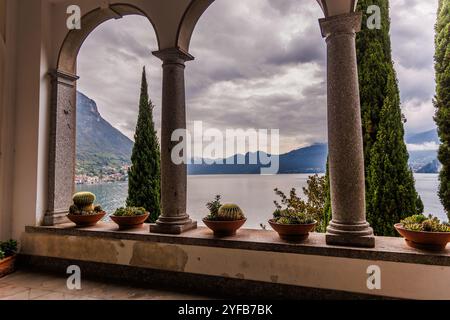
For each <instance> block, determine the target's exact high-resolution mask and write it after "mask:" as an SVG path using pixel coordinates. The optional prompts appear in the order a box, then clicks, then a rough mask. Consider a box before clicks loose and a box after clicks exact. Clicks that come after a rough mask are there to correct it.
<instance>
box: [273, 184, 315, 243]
mask: <svg viewBox="0 0 450 320" xmlns="http://www.w3.org/2000/svg"><path fill="white" fill-rule="evenodd" d="M275 193H276V194H277V195H278V196H280V197H281V204H280V203H278V202H277V201H274V204H275V206H276V210H275V211H274V213H273V218H272V219H271V220H269V224H270V226H271V227H272V229H274V230H275V231H276V232H277V233H278V235H279V236H280V238H281V239H283V240H287V241H294V242H299V241H304V240H306V239H307V238H308V237H309V233H310V232H311V231H312V230H314V228H315V226H316V225H317V221H316V220H315V219H314V217H313V216H312V215H310V214H308V213H307V210H306V204H305V203H304V202H303V201H302V200H301V199H300V198H299V197H298V196H297V195H296V190H295V189H292V190H291V192H290V195H289V197H288V196H286V195H285V194H284V193H283V192H282V191H280V190H278V189H275Z"/></svg>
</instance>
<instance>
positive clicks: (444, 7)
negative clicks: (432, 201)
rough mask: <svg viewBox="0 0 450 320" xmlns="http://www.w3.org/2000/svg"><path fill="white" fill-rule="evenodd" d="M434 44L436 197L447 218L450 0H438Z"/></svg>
mask: <svg viewBox="0 0 450 320" xmlns="http://www.w3.org/2000/svg"><path fill="white" fill-rule="evenodd" d="M435 44H436V54H435V58H434V59H435V69H436V97H435V99H434V105H435V107H436V116H435V120H436V123H437V125H438V132H439V137H440V139H441V142H442V144H441V146H440V148H439V154H438V158H439V161H440V162H441V163H442V170H441V172H440V175H439V179H440V186H439V197H440V198H441V202H442V204H443V205H444V209H445V210H446V211H447V216H448V217H449V219H450V0H439V8H438V17H437V23H436V38H435Z"/></svg>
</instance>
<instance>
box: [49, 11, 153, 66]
mask: <svg viewBox="0 0 450 320" xmlns="http://www.w3.org/2000/svg"><path fill="white" fill-rule="evenodd" d="M127 15H140V16H144V17H146V18H147V19H148V21H149V22H150V23H151V24H152V26H153V30H154V31H155V33H156V38H157V41H158V47H159V45H160V39H159V33H158V30H157V28H156V26H155V24H154V23H153V21H152V20H151V18H150V17H149V16H148V15H146V14H145V12H144V11H143V10H141V9H139V8H138V7H136V6H134V5H131V4H113V5H110V6H109V7H107V8H97V9H94V10H92V11H90V12H88V13H87V14H85V15H84V16H83V17H82V19H81V24H82V29H81V30H71V31H69V32H68V33H67V35H66V38H65V39H64V41H63V44H62V46H61V49H60V51H59V55H58V63H57V69H58V70H59V71H61V72H64V73H69V74H74V75H75V74H76V61H77V56H78V53H79V51H80V49H81V46H82V45H83V43H84V41H85V40H86V39H87V37H88V36H89V35H90V34H91V33H92V31H94V30H95V29H96V28H97V27H98V26H99V25H101V24H102V23H104V22H106V21H108V20H111V19H120V18H122V17H124V16H127Z"/></svg>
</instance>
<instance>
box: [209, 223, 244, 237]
mask: <svg viewBox="0 0 450 320" xmlns="http://www.w3.org/2000/svg"><path fill="white" fill-rule="evenodd" d="M246 221H247V219H243V220H236V221H210V220H206V219H203V223H204V224H206V226H207V227H208V228H210V229H211V230H212V231H213V232H214V235H215V236H216V237H229V236H234V235H235V234H236V231H237V230H238V229H239V228H241V227H242V226H243V225H244V223H245V222H246Z"/></svg>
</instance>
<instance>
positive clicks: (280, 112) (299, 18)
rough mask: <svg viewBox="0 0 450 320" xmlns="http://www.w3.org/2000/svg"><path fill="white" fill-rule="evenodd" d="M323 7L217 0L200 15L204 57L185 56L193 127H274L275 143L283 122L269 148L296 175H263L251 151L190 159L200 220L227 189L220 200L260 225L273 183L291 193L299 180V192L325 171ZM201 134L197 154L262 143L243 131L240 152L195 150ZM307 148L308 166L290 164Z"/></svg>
mask: <svg viewBox="0 0 450 320" xmlns="http://www.w3.org/2000/svg"><path fill="white" fill-rule="evenodd" d="M321 15H322V13H321V11H320V7H319V6H317V3H315V2H309V1H303V2H302V1H286V3H285V5H281V4H280V2H279V1H258V0H256V1H253V0H250V1H245V2H240V3H235V2H233V3H231V2H229V1H216V2H215V3H214V4H213V5H212V6H211V7H210V8H209V9H208V11H207V13H206V14H205V15H204V16H203V17H202V19H201V20H200V21H199V23H198V25H197V27H196V30H195V32H194V35H193V38H192V40H191V53H192V54H193V55H194V56H196V57H198V60H197V61H196V62H195V63H193V64H192V65H188V70H189V71H188V72H189V77H188V78H187V104H188V108H187V110H188V128H189V129H191V132H193V131H194V124H195V123H196V122H201V123H202V125H203V134H205V135H206V133H205V132H206V131H207V130H208V129H216V130H218V131H219V132H220V133H222V135H223V136H224V138H225V136H226V131H227V130H235V129H243V130H244V131H247V130H249V129H255V130H256V131H257V132H258V133H259V132H260V130H269V136H268V142H269V144H270V141H271V136H270V130H271V129H279V130H280V146H279V150H270V149H268V150H267V152H269V153H274V154H280V155H281V157H280V159H281V161H282V162H281V163H280V165H281V167H280V173H298V174H296V175H271V176H270V175H260V172H261V171H260V169H259V168H258V166H255V165H250V164H249V159H248V157H247V158H246V159H245V160H246V164H248V165H212V166H211V165H195V164H194V165H191V166H190V170H189V172H190V176H189V178H188V213H189V214H190V215H191V216H192V217H193V218H195V219H196V220H198V221H201V219H202V218H203V217H204V216H205V215H206V214H207V212H208V210H207V208H206V207H205V204H206V203H207V202H208V201H211V200H212V199H213V198H214V196H215V195H216V194H220V195H222V200H223V201H222V202H225V203H229V202H231V203H236V204H238V205H239V206H241V208H242V209H243V211H244V213H246V215H247V218H248V221H247V223H246V227H247V228H257V229H259V228H260V224H261V223H262V224H267V220H268V219H269V218H271V215H272V212H273V211H274V210H275V207H274V204H273V201H274V200H277V198H278V197H277V196H276V195H275V193H274V189H275V188H280V189H282V190H283V191H285V192H289V190H290V189H291V188H292V187H296V188H297V191H298V193H299V194H302V190H301V189H302V187H304V186H306V181H307V179H308V176H310V175H311V174H313V173H315V172H324V169H325V163H326V157H327V150H326V146H325V142H326V141H327V137H326V82H325V79H324V75H325V74H326V72H325V60H326V57H325V52H326V49H325V43H324V41H323V39H322V37H321V34H320V31H319V27H318V24H317V18H316V17H319V16H321ZM207 110H208V112H206V111H207ZM272 133H273V132H272ZM240 136H241V137H242V136H244V137H245V138H248V136H247V135H246V133H242V134H241V135H240ZM204 138H205V140H204V141H203V145H202V146H199V145H198V143H197V141H196V143H195V144H196V145H195V146H193V147H192V154H193V156H194V157H195V158H201V157H203V158H206V159H208V158H211V157H213V158H215V159H216V158H217V159H219V158H229V157H233V156H234V155H236V154H242V153H245V154H247V153H248V152H251V153H254V152H257V151H265V150H262V148H261V147H262V145H261V144H263V143H258V145H257V146H250V145H249V143H248V141H249V139H246V140H247V143H246V149H245V150H243V151H242V150H237V148H236V149H234V150H233V151H228V150H226V149H227V148H226V143H224V144H223V152H222V156H220V155H219V156H217V155H216V156H214V155H210V154H203V155H202V154H198V153H196V150H195V149H197V150H201V151H205V149H206V146H207V145H209V143H210V142H211V140H210V141H206V137H204ZM226 140H227V142H229V140H230V139H228V138H227V139H226ZM259 142H260V141H259ZM202 147H203V148H202ZM219 147H220V146H219ZM275 149H277V148H275ZM302 152H306V153H308V154H307V157H308V160H307V161H305V162H304V163H303V164H301V166H300V167H301V168H302V171H301V172H296V171H293V172H291V167H290V166H289V163H291V164H293V162H294V161H295V158H296V155H297V154H301V153H302ZM291 160H292V161H291ZM233 162H234V163H235V164H236V161H234V160H233ZM292 167H294V165H292ZM294 170H295V169H294Z"/></svg>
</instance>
